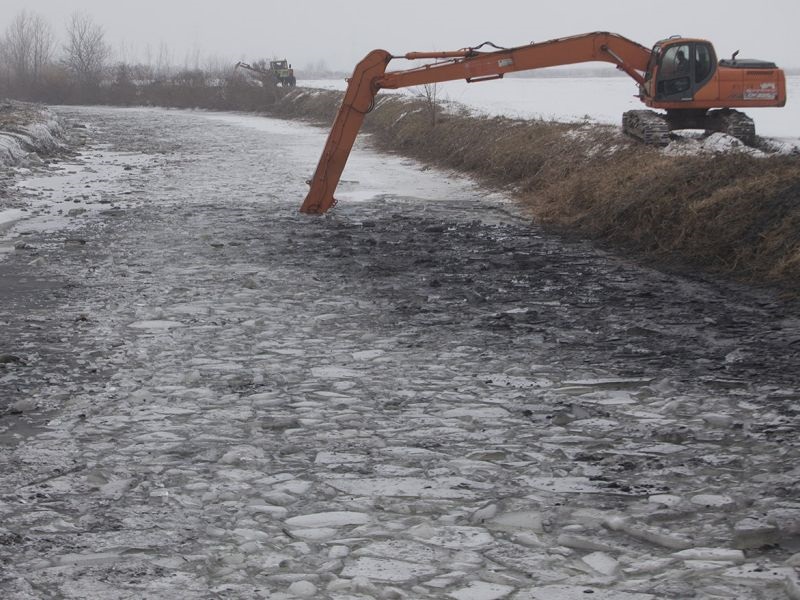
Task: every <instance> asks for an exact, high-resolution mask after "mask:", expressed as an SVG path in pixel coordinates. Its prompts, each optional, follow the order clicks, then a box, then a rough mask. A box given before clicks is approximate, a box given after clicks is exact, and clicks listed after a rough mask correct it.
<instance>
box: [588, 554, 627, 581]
mask: <svg viewBox="0 0 800 600" xmlns="http://www.w3.org/2000/svg"><path fill="white" fill-rule="evenodd" d="M581 560H582V561H583V562H585V563H586V564H587V565H589V566H590V567H592V568H593V569H594V570H595V571H597V572H598V573H602V574H603V575H614V574H615V573H616V572H617V571H618V570H619V563H618V562H617V561H616V560H615V559H614V558H613V557H612V556H610V555H608V554H606V553H605V552H592V553H591V554H587V555H586V556H584V557H583V558H581Z"/></svg>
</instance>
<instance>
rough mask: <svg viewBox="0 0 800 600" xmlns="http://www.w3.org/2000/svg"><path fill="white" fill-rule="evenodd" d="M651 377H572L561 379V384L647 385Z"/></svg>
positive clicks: (651, 379) (596, 385) (601, 385)
mask: <svg viewBox="0 0 800 600" xmlns="http://www.w3.org/2000/svg"><path fill="white" fill-rule="evenodd" d="M652 381H653V378H652V377H600V378H597V379H573V380H572V381H562V382H561V383H562V385H582V386H587V387H617V386H631V385H634V386H635V385H647V384H648V383H650V382H652Z"/></svg>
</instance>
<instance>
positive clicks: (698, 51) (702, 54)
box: [694, 44, 713, 83]
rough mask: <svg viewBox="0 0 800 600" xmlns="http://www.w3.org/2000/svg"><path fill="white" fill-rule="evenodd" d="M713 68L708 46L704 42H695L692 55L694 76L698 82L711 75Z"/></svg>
mask: <svg viewBox="0 0 800 600" xmlns="http://www.w3.org/2000/svg"><path fill="white" fill-rule="evenodd" d="M712 68H713V59H712V58H711V52H710V51H709V49H708V46H706V45H705V44H697V45H696V46H695V57H694V78H695V81H697V82H698V83H699V82H701V81H703V80H704V79H705V78H706V77H708V76H709V75H711V70H712Z"/></svg>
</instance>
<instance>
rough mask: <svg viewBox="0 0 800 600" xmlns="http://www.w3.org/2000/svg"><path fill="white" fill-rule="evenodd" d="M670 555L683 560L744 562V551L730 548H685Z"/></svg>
mask: <svg viewBox="0 0 800 600" xmlns="http://www.w3.org/2000/svg"><path fill="white" fill-rule="evenodd" d="M672 556H674V557H675V558H680V559H683V560H711V561H724V562H735V563H741V562H744V553H743V552H742V551H741V550H733V549H730V548H687V549H686V550H681V551H680V552H674V553H673V554H672Z"/></svg>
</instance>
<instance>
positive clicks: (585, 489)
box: [521, 477, 616, 494]
mask: <svg viewBox="0 0 800 600" xmlns="http://www.w3.org/2000/svg"><path fill="white" fill-rule="evenodd" d="M521 479H522V480H524V482H525V483H527V484H528V485H529V486H531V487H532V488H534V489H537V490H542V491H545V492H555V493H559V494H564V493H568V494H601V493H604V492H609V491H610V490H606V489H603V488H602V487H600V485H599V484H597V483H595V482H592V481H591V480H590V479H589V478H588V477H522V478H521ZM614 493H616V492H614Z"/></svg>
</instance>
